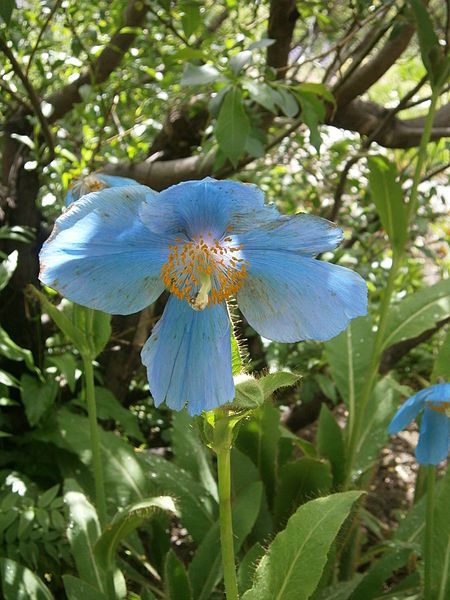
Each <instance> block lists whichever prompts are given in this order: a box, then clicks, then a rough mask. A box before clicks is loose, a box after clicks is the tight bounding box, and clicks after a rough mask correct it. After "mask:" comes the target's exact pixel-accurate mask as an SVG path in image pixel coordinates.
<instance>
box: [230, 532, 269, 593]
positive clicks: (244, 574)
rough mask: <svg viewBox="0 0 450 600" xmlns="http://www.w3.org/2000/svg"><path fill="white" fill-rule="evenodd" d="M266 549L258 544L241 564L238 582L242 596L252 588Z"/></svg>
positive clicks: (254, 545)
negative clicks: (257, 568) (258, 565)
mask: <svg viewBox="0 0 450 600" xmlns="http://www.w3.org/2000/svg"><path fill="white" fill-rule="evenodd" d="M264 552H265V551H264V548H263V547H262V546H261V544H259V543H258V542H256V544H253V546H252V547H251V548H250V550H249V551H248V552H247V554H246V555H245V556H244V558H243V559H242V560H241V561H240V563H239V568H238V573H237V581H238V588H239V593H240V594H241V595H242V594H243V593H244V592H246V591H247V590H248V589H249V588H251V586H252V582H253V577H254V575H255V571H256V567H257V564H258V562H259V561H260V559H261V558H262V557H263V556H264Z"/></svg>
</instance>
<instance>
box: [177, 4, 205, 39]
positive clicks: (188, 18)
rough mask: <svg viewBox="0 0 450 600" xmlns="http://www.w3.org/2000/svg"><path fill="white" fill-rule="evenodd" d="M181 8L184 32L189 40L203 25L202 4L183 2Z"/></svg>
mask: <svg viewBox="0 0 450 600" xmlns="http://www.w3.org/2000/svg"><path fill="white" fill-rule="evenodd" d="M179 8H180V13H181V24H182V25H183V31H184V33H185V34H186V37H187V38H188V39H189V38H190V37H191V35H193V34H194V33H195V32H196V31H197V29H198V28H199V27H200V25H201V24H202V16H201V13H200V4H199V3H198V2H195V1H194V0H182V1H181V2H180V3H179Z"/></svg>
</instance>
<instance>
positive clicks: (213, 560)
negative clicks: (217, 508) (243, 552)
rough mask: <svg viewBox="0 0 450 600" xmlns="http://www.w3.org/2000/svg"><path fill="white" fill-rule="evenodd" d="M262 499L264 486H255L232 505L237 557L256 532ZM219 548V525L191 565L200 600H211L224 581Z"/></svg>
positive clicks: (208, 537) (190, 572) (204, 542)
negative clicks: (255, 526)
mask: <svg viewBox="0 0 450 600" xmlns="http://www.w3.org/2000/svg"><path fill="white" fill-rule="evenodd" d="M261 497H262V485H261V482H256V483H251V484H250V485H249V486H247V488H245V490H243V491H242V492H241V494H239V496H238V498H237V499H236V501H235V502H234V503H233V505H232V515H233V516H232V519H233V532H234V551H235V553H236V554H237V553H238V551H239V550H240V548H241V546H242V544H243V543H244V542H245V539H246V538H247V536H248V535H249V533H250V532H251V530H252V528H253V525H254V523H255V521H256V518H257V516H258V513H259V507H260V503H261ZM219 547H220V532H219V523H218V522H216V523H215V524H214V525H213V526H212V527H211V529H210V531H209V532H208V533H207V535H206V536H205V538H204V540H203V541H202V543H201V544H200V545H199V547H198V549H197V552H196V553H195V556H194V558H193V560H192V562H191V564H190V565H189V577H190V580H191V583H192V590H193V592H194V598H195V599H196V600H209V598H211V592H212V591H213V589H214V588H215V587H216V585H217V584H218V583H219V582H220V580H221V579H222V576H223V574H222V558H221V555H220V552H218V548H219Z"/></svg>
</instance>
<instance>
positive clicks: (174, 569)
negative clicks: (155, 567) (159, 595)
mask: <svg viewBox="0 0 450 600" xmlns="http://www.w3.org/2000/svg"><path fill="white" fill-rule="evenodd" d="M164 588H165V592H166V596H167V598H168V600H192V588H191V583H190V581H189V577H188V574H187V573H186V569H185V568H184V565H183V563H182V562H181V560H180V559H179V558H178V557H177V555H176V554H175V552H174V551H173V550H169V552H168V553H167V556H166V561H165V564H164Z"/></svg>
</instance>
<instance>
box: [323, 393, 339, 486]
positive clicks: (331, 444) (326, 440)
mask: <svg viewBox="0 0 450 600" xmlns="http://www.w3.org/2000/svg"><path fill="white" fill-rule="evenodd" d="M317 446H318V449H319V453H320V455H321V456H323V457H324V458H327V459H328V460H329V461H330V463H331V469H332V471H333V483H334V486H335V487H339V486H340V485H341V484H343V483H344V479H345V474H346V471H345V445H344V436H343V432H342V429H341V428H340V427H339V425H338V424H337V422H336V419H335V418H334V415H333V413H332V412H331V411H330V410H329V408H328V407H327V405H326V404H322V408H321V410H320V416H319V426H318V429H317Z"/></svg>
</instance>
